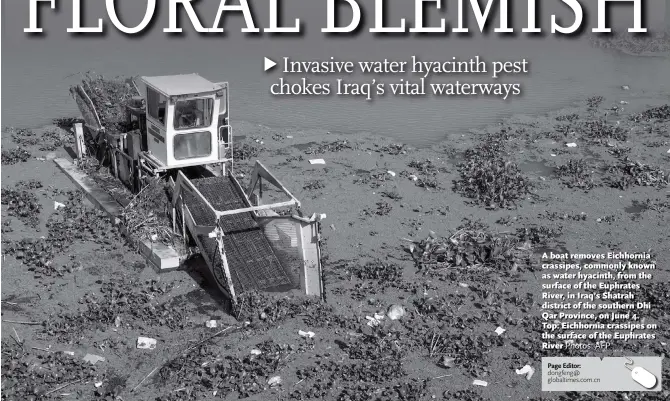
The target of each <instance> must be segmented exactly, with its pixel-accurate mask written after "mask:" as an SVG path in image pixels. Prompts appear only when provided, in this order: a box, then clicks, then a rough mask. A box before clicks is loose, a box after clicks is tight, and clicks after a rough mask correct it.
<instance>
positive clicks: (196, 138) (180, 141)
mask: <svg viewBox="0 0 670 401" xmlns="http://www.w3.org/2000/svg"><path fill="white" fill-rule="evenodd" d="M173 145H174V158H175V159H176V160H184V159H192V158H196V157H207V156H209V155H211V154H212V135H211V133H209V132H208V131H202V132H189V133H188V134H178V135H175V136H174V141H173Z"/></svg>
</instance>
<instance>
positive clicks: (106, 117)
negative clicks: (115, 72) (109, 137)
mask: <svg viewBox="0 0 670 401" xmlns="http://www.w3.org/2000/svg"><path fill="white" fill-rule="evenodd" d="M81 86H82V88H83V89H84V91H85V92H86V94H87V95H88V97H89V98H90V99H91V102H92V103H93V106H95V109H96V112H97V113H98V117H99V118H100V123H101V124H102V126H103V127H105V128H106V129H107V130H110V131H119V132H125V131H127V129H126V128H127V127H126V109H125V106H126V104H128V102H129V101H130V100H131V99H132V98H133V97H135V96H139V93H138V92H137V89H135V86H134V85H133V84H132V82H131V81H130V80H128V79H121V78H117V79H107V78H105V77H103V76H101V75H100V76H98V75H93V74H86V76H85V77H84V79H83V80H82V83H81Z"/></svg>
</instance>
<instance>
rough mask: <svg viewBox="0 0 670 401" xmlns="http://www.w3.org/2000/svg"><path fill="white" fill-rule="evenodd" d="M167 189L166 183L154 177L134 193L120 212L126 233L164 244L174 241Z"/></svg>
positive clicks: (170, 205) (170, 206)
mask: <svg viewBox="0 0 670 401" xmlns="http://www.w3.org/2000/svg"><path fill="white" fill-rule="evenodd" d="M168 191H169V187H168V184H166V183H165V182H164V181H163V180H160V179H154V180H152V181H150V182H149V183H148V184H147V185H146V186H145V187H144V188H142V190H141V191H140V192H139V193H138V194H137V195H135V197H134V198H133V199H132V200H131V201H130V203H129V204H128V205H127V206H126V207H125V208H124V209H123V213H121V223H122V224H123V225H124V226H125V227H126V228H127V230H128V235H130V236H132V237H135V238H138V239H148V240H150V241H152V242H161V243H163V244H166V245H171V244H173V243H174V233H173V232H172V220H171V214H170V211H171V208H172V204H171V203H170V197H169V192H168Z"/></svg>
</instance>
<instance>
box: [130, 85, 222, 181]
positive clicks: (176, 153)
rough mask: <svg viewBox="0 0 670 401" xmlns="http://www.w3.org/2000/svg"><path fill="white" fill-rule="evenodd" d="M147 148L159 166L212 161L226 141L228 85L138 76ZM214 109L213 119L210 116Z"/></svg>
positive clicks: (219, 155)
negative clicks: (142, 90)
mask: <svg viewBox="0 0 670 401" xmlns="http://www.w3.org/2000/svg"><path fill="white" fill-rule="evenodd" d="M141 83H142V84H143V85H144V86H145V88H146V122H147V127H146V128H147V134H148V137H147V150H148V151H149V152H150V154H151V155H152V156H153V157H154V158H156V159H158V161H160V162H161V163H162V164H163V165H164V166H165V167H167V168H174V167H186V166H193V165H203V164H209V163H216V162H219V161H221V160H222V159H225V157H226V155H225V151H226V148H227V144H228V143H230V135H231V133H230V129H229V128H230V127H229V125H228V113H227V111H228V110H227V109H228V90H227V89H228V87H227V84H225V83H213V82H210V81H208V80H207V79H205V78H203V77H201V76H200V75H197V74H184V75H170V76H158V77H142V78H141ZM215 110H218V118H217V115H215V113H214V112H215Z"/></svg>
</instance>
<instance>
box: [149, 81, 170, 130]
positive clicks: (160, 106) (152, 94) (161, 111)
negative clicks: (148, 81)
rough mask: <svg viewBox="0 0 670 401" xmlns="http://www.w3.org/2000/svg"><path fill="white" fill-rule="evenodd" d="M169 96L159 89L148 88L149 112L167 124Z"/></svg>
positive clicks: (154, 117) (155, 118)
mask: <svg viewBox="0 0 670 401" xmlns="http://www.w3.org/2000/svg"><path fill="white" fill-rule="evenodd" d="M166 107H167V98H166V97H165V96H163V95H162V94H160V93H158V92H157V91H155V90H153V89H151V88H147V113H148V114H149V117H151V118H153V119H154V120H157V121H159V122H160V123H161V124H163V125H165V108H166Z"/></svg>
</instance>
